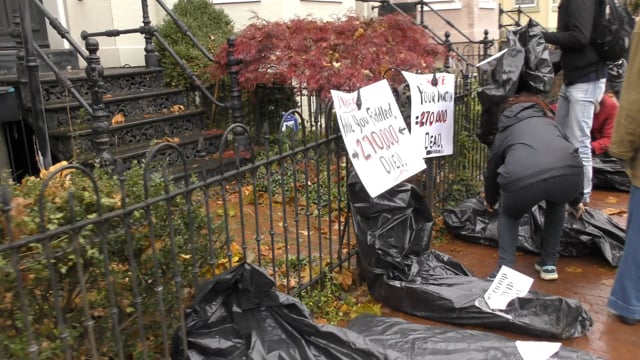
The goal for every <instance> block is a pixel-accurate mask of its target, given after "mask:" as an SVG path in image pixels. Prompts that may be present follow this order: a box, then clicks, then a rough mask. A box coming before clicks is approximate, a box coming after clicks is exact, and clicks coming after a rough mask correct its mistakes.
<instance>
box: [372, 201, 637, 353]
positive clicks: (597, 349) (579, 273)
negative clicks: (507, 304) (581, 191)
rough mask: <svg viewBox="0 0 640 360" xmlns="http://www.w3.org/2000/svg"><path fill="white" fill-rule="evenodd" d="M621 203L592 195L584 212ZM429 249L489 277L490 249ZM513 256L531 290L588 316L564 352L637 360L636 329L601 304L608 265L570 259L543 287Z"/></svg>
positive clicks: (610, 271) (623, 204)
mask: <svg viewBox="0 0 640 360" xmlns="http://www.w3.org/2000/svg"><path fill="white" fill-rule="evenodd" d="M627 201H628V193H624V192H617V191H613V192H608V191H597V192H595V193H594V194H593V195H592V203H591V205H590V206H591V207H592V208H595V209H599V210H604V209H620V210H626V208H627ZM612 217H613V218H614V219H615V220H616V221H617V222H618V223H620V224H621V225H623V226H624V225H625V222H626V213H625V214H620V215H613V216H612ZM433 248H434V249H436V250H439V251H442V252H444V253H446V254H449V255H451V256H452V257H453V258H455V259H456V260H458V261H459V262H461V263H462V264H463V265H464V266H465V267H467V268H468V269H469V270H471V271H472V272H473V273H474V274H476V276H478V277H484V276H486V275H487V274H489V272H490V271H492V270H493V269H494V267H495V264H496V262H497V248H494V247H491V246H486V245H479V244H474V243H470V242H466V241H461V240H457V239H454V238H452V239H449V240H448V241H446V242H445V243H444V244H439V245H434V247H433ZM518 255H519V256H518V258H517V265H516V270H518V271H520V272H522V273H524V274H527V275H529V276H531V277H533V278H534V279H535V281H534V284H533V288H534V289H536V290H539V291H542V292H545V293H547V294H549V295H560V296H563V297H568V298H573V299H577V300H579V301H580V302H582V305H583V306H584V307H585V308H586V309H587V311H589V313H590V314H591V317H592V318H593V321H594V324H593V327H592V328H591V329H590V330H589V332H588V333H587V334H586V335H585V336H582V337H580V338H577V339H571V340H564V341H562V344H563V345H564V346H566V347H571V348H575V349H580V350H583V351H587V352H590V353H592V354H595V355H598V356H601V357H603V358H605V359H607V360H631V359H638V358H639V355H638V354H637V353H635V351H634V350H636V351H637V350H640V325H637V326H633V327H631V326H627V325H624V324H622V323H620V322H619V321H618V320H617V319H616V318H615V317H614V316H613V315H611V314H610V313H609V311H608V310H607V307H606V302H607V298H608V296H609V292H610V291H611V286H612V285H613V281H614V278H615V267H613V266H611V265H609V263H608V262H607V261H606V259H604V258H603V257H602V256H599V255H597V254H596V255H593V256H585V257H575V258H571V257H562V258H560V261H559V264H558V273H559V276H560V278H559V280H558V281H551V282H548V281H543V280H540V279H539V278H538V276H537V272H536V271H535V270H534V269H533V264H534V262H535V261H536V260H538V256H537V255H535V254H524V253H518ZM383 315H385V316H395V317H401V318H404V319H407V320H410V321H413V322H416V323H422V324H428V325H439V326H455V325H451V324H441V323H437V322H434V321H430V320H425V319H421V318H417V317H414V316H411V315H406V314H404V313H400V312H397V311H394V310H391V309H389V308H387V307H383ZM475 329H477V330H483V331H490V332H494V333H496V334H500V335H503V336H506V337H509V338H512V339H517V340H539V341H542V340H548V339H540V338H535V337H527V336H524V335H521V334H514V333H510V332H505V331H499V330H491V329H485V328H475ZM549 341H557V340H553V339H552V340H549Z"/></svg>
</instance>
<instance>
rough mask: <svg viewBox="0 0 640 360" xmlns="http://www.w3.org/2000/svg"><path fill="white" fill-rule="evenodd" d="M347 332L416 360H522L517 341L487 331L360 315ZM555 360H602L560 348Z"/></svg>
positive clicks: (581, 352)
mask: <svg viewBox="0 0 640 360" xmlns="http://www.w3.org/2000/svg"><path fill="white" fill-rule="evenodd" d="M348 328H349V329H350V330H353V331H354V332H357V333H358V334H361V335H363V336H364V337H366V338H367V339H368V340H369V341H371V342H372V343H374V344H376V345H378V346H380V347H382V348H385V349H388V350H391V351H394V352H396V353H399V354H400V355H401V356H402V358H403V359H406V360H413V359H415V360H417V359H429V360H452V359H464V360H496V359H501V360H507V359H513V360H520V359H522V356H521V355H520V352H519V351H518V349H517V347H516V342H515V340H512V339H508V338H506V337H504V336H500V335H496V334H492V333H489V332H484V331H477V330H466V329H455V328H449V327H443V326H429V325H423V324H414V323H411V322H408V321H405V320H403V319H398V318H391V317H382V316H372V315H360V316H358V317H356V318H355V319H353V320H352V321H351V322H350V323H349V326H348ZM551 359H554V360H601V358H600V357H597V356H595V355H592V354H590V353H587V352H584V351H580V350H576V349H571V348H567V347H564V346H560V350H558V352H557V353H555V354H554V355H553V356H552V357H551Z"/></svg>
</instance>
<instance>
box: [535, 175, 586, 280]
mask: <svg viewBox="0 0 640 360" xmlns="http://www.w3.org/2000/svg"><path fill="white" fill-rule="evenodd" d="M539 185H540V186H542V187H543V188H544V200H545V209H544V225H543V231H542V245H541V254H540V261H539V262H538V263H536V266H535V268H536V270H538V272H539V273H540V278H542V279H543V280H556V279H558V270H557V264H558V255H559V252H560V239H561V238H562V231H563V229H564V220H565V217H566V204H567V203H568V202H570V201H571V200H574V199H575V198H576V197H577V196H578V194H580V192H581V191H582V186H583V183H582V176H581V175H564V176H557V177H554V178H551V179H546V180H544V181H542V182H540V183H539Z"/></svg>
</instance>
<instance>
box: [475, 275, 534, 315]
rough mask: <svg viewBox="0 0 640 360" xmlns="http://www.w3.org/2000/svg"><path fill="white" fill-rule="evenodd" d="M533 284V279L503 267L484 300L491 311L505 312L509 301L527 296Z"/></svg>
mask: <svg viewBox="0 0 640 360" xmlns="http://www.w3.org/2000/svg"><path fill="white" fill-rule="evenodd" d="M531 284H533V278H531V277H529V276H527V275H524V274H522V273H520V272H518V271H516V270H513V269H512V268H510V267H508V266H504V265H503V266H501V267H500V270H499V271H498V274H497V275H496V278H495V279H494V280H493V282H492V283H491V286H490V287H489V289H488V290H487V292H486V293H485V294H484V299H485V301H486V302H487V304H488V305H489V307H490V308H491V309H498V310H504V309H506V308H507V304H508V303H509V301H511V300H513V299H515V298H517V297H521V296H525V295H527V293H528V292H529V289H530V288H531Z"/></svg>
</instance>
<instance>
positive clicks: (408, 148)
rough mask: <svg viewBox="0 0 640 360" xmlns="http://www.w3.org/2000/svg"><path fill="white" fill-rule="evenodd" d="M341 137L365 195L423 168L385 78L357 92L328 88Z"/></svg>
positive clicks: (380, 191) (385, 188)
mask: <svg viewBox="0 0 640 360" xmlns="http://www.w3.org/2000/svg"><path fill="white" fill-rule="evenodd" d="M331 97H332V98H333V104H334V108H335V110H336V115H337V118H338V124H339V125H340V131H341V132H342V139H343V140H344V143H345V145H346V147H347V150H348V152H349V154H350V158H351V162H352V163H353V167H354V168H355V170H356V172H357V173H358V175H359V176H360V180H361V181H362V184H363V185H364V187H365V189H367V192H369V195H371V196H372V197H376V196H378V195H380V194H382V193H383V192H385V191H387V190H388V189H390V188H391V187H393V186H394V185H396V184H398V183H400V182H401V181H403V180H405V179H406V178H408V177H410V176H412V175H414V174H416V173H417V172H419V171H421V170H423V169H424V168H425V163H424V160H423V159H422V158H421V157H420V155H419V150H420V149H416V148H415V145H414V143H413V142H412V140H411V134H410V132H409V129H407V126H406V125H405V123H404V120H403V118H402V114H401V113H400V109H399V108H398V104H396V101H395V99H394V98H393V94H392V93H391V88H390V87H389V83H388V82H387V81H386V80H381V81H379V82H377V83H374V84H371V85H368V86H365V87H363V88H361V89H360V101H361V105H360V107H358V101H357V99H358V93H357V92H353V93H345V92H341V91H337V90H331Z"/></svg>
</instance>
